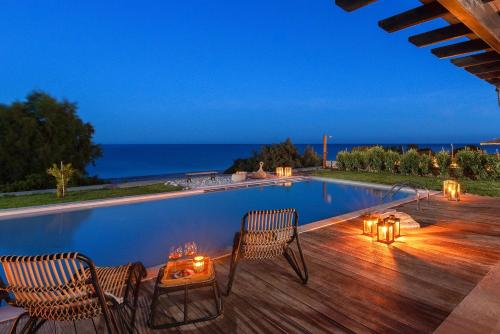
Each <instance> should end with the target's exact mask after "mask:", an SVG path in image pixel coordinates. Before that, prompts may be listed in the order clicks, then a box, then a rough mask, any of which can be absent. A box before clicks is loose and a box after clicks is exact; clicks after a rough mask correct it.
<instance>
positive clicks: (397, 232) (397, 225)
mask: <svg viewBox="0 0 500 334" xmlns="http://www.w3.org/2000/svg"><path fill="white" fill-rule="evenodd" d="M386 219H387V221H388V222H389V223H390V224H393V225H394V238H398V237H400V236H401V219H399V218H397V217H396V216H394V215H390V216H389V217H387V218H386Z"/></svg>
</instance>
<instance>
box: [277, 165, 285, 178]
mask: <svg viewBox="0 0 500 334" xmlns="http://www.w3.org/2000/svg"><path fill="white" fill-rule="evenodd" d="M283 175H284V173H283V167H276V176H277V177H283Z"/></svg>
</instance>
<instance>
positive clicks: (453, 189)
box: [443, 180, 460, 201]
mask: <svg viewBox="0 0 500 334" xmlns="http://www.w3.org/2000/svg"><path fill="white" fill-rule="evenodd" d="M443 196H445V197H447V198H448V200H450V201H459V200H460V183H458V182H457V181H454V180H446V181H443Z"/></svg>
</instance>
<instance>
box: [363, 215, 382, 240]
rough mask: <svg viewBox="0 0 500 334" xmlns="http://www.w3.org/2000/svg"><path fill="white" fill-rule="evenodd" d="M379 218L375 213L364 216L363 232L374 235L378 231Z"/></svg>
mask: <svg viewBox="0 0 500 334" xmlns="http://www.w3.org/2000/svg"><path fill="white" fill-rule="evenodd" d="M378 221H379V218H378V217H377V216H374V215H366V216H365V217H364V218H363V234H364V235H369V236H374V235H375V234H376V233H377V223H378Z"/></svg>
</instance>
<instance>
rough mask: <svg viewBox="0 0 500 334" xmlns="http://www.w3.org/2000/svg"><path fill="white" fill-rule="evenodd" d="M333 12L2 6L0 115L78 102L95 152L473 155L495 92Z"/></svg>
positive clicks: (284, 2) (494, 124)
mask: <svg viewBox="0 0 500 334" xmlns="http://www.w3.org/2000/svg"><path fill="white" fill-rule="evenodd" d="M417 5H418V1H416V0H404V1H403V0H383V1H379V2H377V3H375V4H373V5H370V6H368V7H366V8H363V9H362V10H359V11H357V12H353V13H350V14H349V13H346V12H344V11H342V10H341V9H340V8H338V7H337V6H335V5H334V2H333V1H331V0H253V1H235V0H176V1H174V0H167V1H165V0H162V1H160V0H159V1H123V0H121V1H102V0H100V1H90V0H88V1H67V0H60V1H54V0H45V1H39V0H21V1H20V0H3V1H1V2H0V36H1V40H2V41H1V43H0V102H2V103H10V102H12V101H14V100H18V99H23V98H24V96H26V94H27V93H28V92H30V91H31V90H34V89H37V90H44V91H46V92H48V93H50V94H52V95H54V96H56V97H58V98H62V97H65V98H67V99H69V100H71V101H76V102H78V105H79V114H80V115H81V117H82V118H83V119H84V120H85V121H89V122H91V123H92V124H94V126H95V129H96V135H95V138H96V141H98V142H99V143H265V142H274V141H279V140H282V139H284V138H286V137H291V138H292V139H293V140H294V141H295V142H297V143H312V142H320V141H321V136H322V134H323V133H324V132H326V133H329V134H330V135H332V136H333V138H332V141H333V142H338V143H349V142H352V143H362V142H369V143H390V142H422V143H432V142H455V143H458V142H477V141H479V140H481V139H487V138H490V137H496V136H499V135H500V133H499V129H500V110H499V108H498V105H497V97H496V94H495V92H494V87H493V86H491V85H488V84H486V83H484V82H483V81H481V80H479V79H477V78H475V77H474V76H472V75H470V74H469V73H467V72H465V71H463V70H461V69H458V68H456V67H455V66H454V65H452V64H451V63H449V61H447V60H439V59H438V58H436V57H435V56H434V55H432V54H431V53H430V52H429V49H418V48H416V47H414V46H413V45H411V44H410V43H408V42H407V37H408V36H409V35H412V34H415V33H417V32H421V31H425V30H429V29H430V28H433V27H438V26H442V25H444V22H443V21H435V22H429V23H426V24H423V25H421V26H419V27H414V28H410V29H407V30H404V31H402V32H399V33H394V34H388V33H386V32H385V31H383V30H382V29H380V28H378V26H377V21H378V20H379V19H382V18H385V17H388V16H391V15H392V14H395V13H398V12H400V11H402V10H405V9H409V8H412V7H415V6H417Z"/></svg>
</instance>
